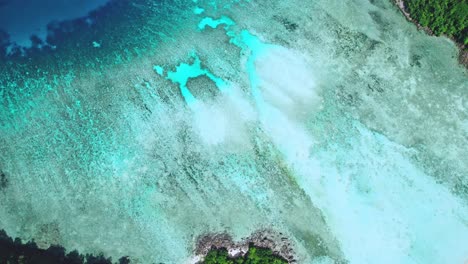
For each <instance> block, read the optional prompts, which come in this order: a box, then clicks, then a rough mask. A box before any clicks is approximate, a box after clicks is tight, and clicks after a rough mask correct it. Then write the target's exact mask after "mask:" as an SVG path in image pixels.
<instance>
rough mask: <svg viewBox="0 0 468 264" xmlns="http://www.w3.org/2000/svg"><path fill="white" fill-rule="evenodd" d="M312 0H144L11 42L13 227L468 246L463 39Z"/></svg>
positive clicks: (365, 4) (2, 221)
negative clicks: (457, 41)
mask: <svg viewBox="0 0 468 264" xmlns="http://www.w3.org/2000/svg"><path fill="white" fill-rule="evenodd" d="M309 2H310V3H304V1H287V2H286V1H261V0H259V1H198V2H191V1H180V2H179V1H161V2H151V1H148V2H147V1H142V0H141V1H128V2H126V3H122V4H115V5H111V6H108V7H107V9H106V8H104V9H101V10H99V11H98V12H96V13H95V14H94V16H95V17H94V19H93V21H98V20H99V19H96V18H99V17H100V16H101V17H102V16H105V17H106V19H101V21H102V22H100V23H94V24H93V25H90V26H89V28H87V29H86V30H84V29H82V28H81V27H73V29H74V30H72V31H70V32H68V31H65V30H61V31H60V34H57V35H56V36H55V38H56V39H55V42H54V44H57V45H56V46H57V48H56V49H55V50H53V51H52V50H47V51H40V50H39V51H34V52H31V53H30V54H29V53H27V54H26V55H25V56H17V57H14V58H4V59H3V60H2V63H1V65H0V76H1V77H0V81H1V82H0V85H1V90H0V92H1V94H0V95H1V96H0V97H1V98H2V104H1V105H0V142H1V144H0V153H1V155H0V169H1V170H2V172H3V173H4V175H6V178H7V179H8V182H7V184H5V186H4V187H2V189H1V191H0V196H1V197H0V198H1V203H0V227H1V228H4V229H5V230H6V231H7V232H8V233H9V234H11V235H13V236H18V237H21V238H23V239H35V240H36V241H37V242H38V244H40V245H41V244H42V245H44V246H45V245H48V244H51V243H57V244H61V245H63V246H65V247H66V248H70V249H78V250H79V251H80V252H90V253H99V252H103V253H104V254H106V255H109V256H114V259H117V258H118V257H120V256H123V255H128V256H130V258H131V259H132V260H133V261H134V262H136V263H148V262H165V263H184V262H189V261H190V260H191V259H192V257H193V250H194V246H195V244H196V239H197V237H198V236H200V235H203V234H206V233H218V232H227V233H229V234H230V235H232V236H233V237H234V239H236V240H241V239H242V238H243V237H247V236H249V235H251V234H252V233H254V232H256V231H257V230H262V229H271V230H273V231H276V232H282V233H283V234H284V235H285V236H287V237H288V238H290V240H291V242H292V246H293V248H294V251H295V252H296V255H297V259H298V262H299V263H328V262H330V263H332V262H333V261H335V262H341V261H349V262H350V263H376V262H378V263H462V262H463V261H465V260H466V259H467V257H468V251H467V249H466V247H464V245H466V244H468V241H466V240H468V226H467V219H468V210H467V199H468V196H467V195H468V191H467V186H468V182H467V178H466V176H467V175H468V163H467V161H466V159H463V158H462V157H465V156H467V155H468V153H467V149H466V147H465V146H466V143H467V142H466V141H467V138H466V134H467V130H468V128H467V124H466V120H467V95H468V93H467V89H468V85H467V83H468V77H467V74H466V71H465V70H464V69H463V68H462V67H460V66H459V65H458V64H457V61H456V54H457V50H456V47H455V45H454V44H453V43H451V42H450V41H449V40H447V39H444V38H435V37H429V36H426V35H425V34H424V33H423V32H418V31H417V30H416V28H415V27H414V26H413V25H412V24H410V23H408V22H406V21H405V19H404V17H403V16H402V15H401V14H400V13H399V12H398V10H397V9H396V7H394V6H393V5H392V3H391V2H390V1H386V0H377V1H365V0H348V1H309ZM89 18H93V15H90V17H89ZM83 20H84V21H86V19H85V18H83V19H81V20H79V21H76V22H75V23H78V24H79V23H81V22H80V21H83ZM130 22H131V23H130ZM70 23H71V22H70ZM66 24H67V23H65V25H66ZM79 25H81V24H79ZM53 40H54V39H52V41H53ZM94 43H98V44H99V45H95V44H94Z"/></svg>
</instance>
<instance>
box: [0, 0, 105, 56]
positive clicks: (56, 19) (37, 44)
mask: <svg viewBox="0 0 468 264" xmlns="http://www.w3.org/2000/svg"><path fill="white" fill-rule="evenodd" d="M108 2H109V1H108V0H92V1H81V0H70V1H63V0H43V1H35V0H14V1H12V0H4V1H2V2H1V3H0V31H1V33H0V44H1V46H2V49H3V50H4V52H5V51H6V53H8V54H11V53H14V52H15V51H18V50H24V49H28V48H32V47H34V48H39V49H40V48H43V47H44V46H52V47H55V45H54V44H56V43H54V44H51V43H49V41H48V38H50V37H52V36H51V35H53V33H54V30H57V28H58V27H60V25H63V24H64V23H65V22H68V25H70V23H72V24H73V22H76V23H77V26H80V24H82V26H88V27H91V26H92V25H93V24H94V23H95V22H96V21H95V20H96V17H95V16H94V17H93V16H92V15H91V16H90V12H93V11H94V10H96V9H98V8H102V7H103V6H105V5H106V3H108ZM80 22H81V23H80ZM83 22H84V23H83Z"/></svg>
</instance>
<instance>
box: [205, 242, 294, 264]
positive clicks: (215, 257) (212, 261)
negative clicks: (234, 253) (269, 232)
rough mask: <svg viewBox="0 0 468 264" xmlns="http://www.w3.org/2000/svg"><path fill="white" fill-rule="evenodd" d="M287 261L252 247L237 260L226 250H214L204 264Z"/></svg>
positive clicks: (274, 262) (279, 263)
mask: <svg viewBox="0 0 468 264" xmlns="http://www.w3.org/2000/svg"><path fill="white" fill-rule="evenodd" d="M286 263H288V261H287V260H285V259H283V258H281V257H279V256H276V255H274V254H273V252H272V251H271V249H267V248H260V247H255V246H253V245H251V246H250V247H249V251H248V252H247V253H246V254H245V255H244V256H240V257H237V258H231V257H229V254H228V251H227V250H226V249H225V248H221V249H212V250H210V252H208V254H207V255H206V257H205V260H204V261H203V264H286Z"/></svg>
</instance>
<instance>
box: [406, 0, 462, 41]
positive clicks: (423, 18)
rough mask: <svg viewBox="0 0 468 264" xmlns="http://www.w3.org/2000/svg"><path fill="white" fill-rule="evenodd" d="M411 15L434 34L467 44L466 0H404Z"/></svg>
mask: <svg viewBox="0 0 468 264" xmlns="http://www.w3.org/2000/svg"><path fill="white" fill-rule="evenodd" d="M405 3H406V7H407V9H408V11H409V13H410V14H411V17H412V18H414V19H416V20H417V21H418V22H419V24H420V25H421V26H423V27H428V28H430V29H431V30H432V31H433V32H434V34H435V35H441V34H445V35H447V36H451V37H453V38H455V39H456V40H457V41H459V42H461V43H463V44H465V45H467V44H468V0H406V1H405Z"/></svg>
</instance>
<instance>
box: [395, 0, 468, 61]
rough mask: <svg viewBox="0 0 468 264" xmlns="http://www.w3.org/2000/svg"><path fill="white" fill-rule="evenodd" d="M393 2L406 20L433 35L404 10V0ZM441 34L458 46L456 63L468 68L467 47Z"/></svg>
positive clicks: (432, 34)
mask: <svg viewBox="0 0 468 264" xmlns="http://www.w3.org/2000/svg"><path fill="white" fill-rule="evenodd" d="M393 3H394V4H395V5H396V6H397V7H398V9H400V11H401V13H402V14H403V15H404V16H405V18H406V20H408V21H409V22H411V23H413V24H415V25H416V27H417V28H418V30H423V31H424V32H426V34H428V35H430V36H435V35H434V32H432V30H431V29H430V28H428V27H423V26H421V25H420V24H419V22H418V21H416V20H415V19H413V18H412V17H411V14H410V13H409V12H408V11H407V10H406V7H405V1H404V0H393ZM443 36H445V37H447V38H449V39H450V40H452V41H453V42H454V43H455V45H456V46H457V47H458V63H460V64H461V65H463V66H464V67H465V69H467V70H468V49H466V48H465V46H464V45H463V44H461V43H458V42H457V41H456V40H455V39H454V38H452V37H449V36H446V35H443Z"/></svg>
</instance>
